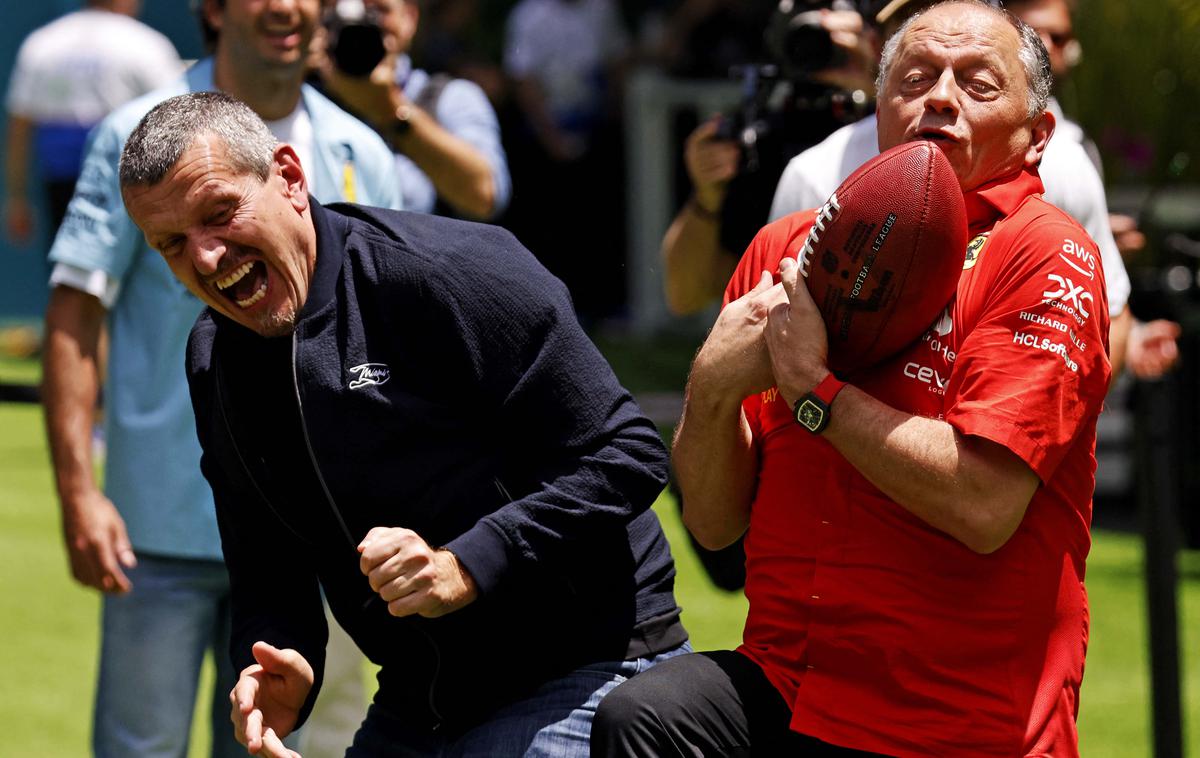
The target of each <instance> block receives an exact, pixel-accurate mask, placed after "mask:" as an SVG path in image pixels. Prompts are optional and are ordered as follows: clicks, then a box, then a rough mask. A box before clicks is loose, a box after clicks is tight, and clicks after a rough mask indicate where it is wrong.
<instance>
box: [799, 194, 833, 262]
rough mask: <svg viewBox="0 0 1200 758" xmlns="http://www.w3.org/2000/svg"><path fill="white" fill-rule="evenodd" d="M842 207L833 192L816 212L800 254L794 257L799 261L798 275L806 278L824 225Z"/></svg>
mask: <svg viewBox="0 0 1200 758" xmlns="http://www.w3.org/2000/svg"><path fill="white" fill-rule="evenodd" d="M841 209H842V206H841V205H840V204H839V203H838V199H837V193H836V192H834V193H833V194H832V195H830V196H829V199H828V200H826V201H825V204H824V205H822V206H821V209H820V210H819V211H817V217H816V219H814V220H813V225H812V229H809V230H808V237H807V238H806V239H805V240H804V247H802V248H800V252H799V253H797V255H796V257H797V258H798V259H799V260H800V273H801V274H803V275H804V277H805V278H806V279H807V278H808V265H809V262H810V259H811V257H812V254H813V250H815V249H816V246H817V244H818V243H819V242H820V241H821V232H823V231H825V224H827V223H829V222H831V221H833V219H834V217H835V216H837V214H838V211H840V210H841Z"/></svg>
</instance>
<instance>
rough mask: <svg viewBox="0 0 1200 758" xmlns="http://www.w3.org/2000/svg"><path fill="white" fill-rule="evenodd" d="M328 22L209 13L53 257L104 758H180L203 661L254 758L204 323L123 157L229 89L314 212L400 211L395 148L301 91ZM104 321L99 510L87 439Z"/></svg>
mask: <svg viewBox="0 0 1200 758" xmlns="http://www.w3.org/2000/svg"><path fill="white" fill-rule="evenodd" d="M319 11H320V0H289V1H288V2H276V3H270V4H267V5H266V6H264V5H263V4H261V3H255V2H252V1H251V0H224V1H223V2H222V0H208V1H207V2H205V3H204V4H203V11H202V12H203V14H204V21H205V22H206V23H207V24H208V26H210V27H211V28H212V29H214V30H216V31H217V32H218V37H217V39H216V44H215V48H214V52H213V56H212V57H211V58H208V59H205V60H202V61H201V62H199V63H197V64H196V65H195V66H194V67H192V69H190V70H189V71H188V72H187V73H186V74H185V75H184V77H183V78H181V79H180V80H179V81H177V82H176V83H175V84H173V85H171V86H169V87H166V88H164V89H162V90H158V91H156V92H153V93H151V94H149V95H146V96H145V97H142V98H139V99H138V100H135V101H133V102H131V103H129V104H127V105H126V106H124V107H122V108H120V109H118V110H117V111H115V112H114V113H113V114H112V115H110V116H109V117H108V118H107V119H105V120H104V121H103V122H102V123H101V124H100V125H99V126H97V128H96V129H95V131H94V132H93V133H92V135H91V136H90V138H89V144H88V147H87V150H86V157H85V159H84V166H83V171H82V174H81V176H80V179H79V183H78V186H77V189H76V192H75V196H74V198H72V200H71V204H70V206H69V208H68V211H67V217H66V219H65V221H64V223H63V226H62V228H61V230H60V231H59V233H58V236H57V237H56V238H55V241H54V244H53V247H52V248H51V251H50V260H51V263H52V265H54V269H53V272H52V275H51V283H52V285H53V291H52V293H51V298H50V305H49V307H48V310H47V313H46V344H45V382H44V386H43V395H44V399H45V407H46V417H47V430H48V434H49V439H50V447H51V453H52V456H53V459H54V466H55V475H56V483H57V487H58V494H59V499H60V502H61V505H62V515H63V527H64V532H65V538H66V543H67V553H68V557H69V559H70V563H71V570H72V573H73V574H74V576H75V578H76V579H77V580H78V581H80V582H81V583H83V584H85V585H88V586H91V587H94V588H96V589H99V590H101V591H102V592H104V593H105V594H104V611H103V612H104V618H103V628H102V648H101V655H100V673H99V683H98V687H97V694H96V710H95V722H94V728H93V747H94V750H95V752H96V754H97V755H113V756H122V758H125V757H129V756H160V755H161V756H177V755H183V754H184V753H185V752H186V748H187V741H188V733H189V729H188V725H189V724H190V721H191V716H192V711H193V706H194V701H195V694H196V687H197V681H198V673H199V668H200V663H201V661H202V660H203V657H204V653H205V650H208V649H211V650H213V651H214V653H215V655H214V659H215V661H216V662H217V665H218V682H217V686H216V691H215V693H214V700H215V702H214V707H213V709H212V713H213V719H214V721H213V746H214V747H213V754H214V755H221V756H225V755H230V756H232V755H244V750H242V748H241V747H240V746H238V745H237V743H236V742H235V741H234V739H233V735H232V730H231V727H230V724H229V722H228V720H227V718H226V716H225V714H226V713H227V708H228V693H229V691H230V689H231V687H232V684H233V681H234V679H235V677H234V672H232V671H231V670H230V663H229V656H228V635H229V628H228V625H229V618H228V606H229V597H228V593H229V589H228V579H227V576H226V573H225V567H224V564H223V562H222V555H221V549H220V539H219V535H218V533H217V526H216V518H215V512H214V506H213V503H212V495H211V492H210V490H209V487H208V485H207V483H206V482H205V480H204V478H203V476H202V475H201V473H200V468H199V460H200V447H199V444H198V442H197V440H196V434H195V426H194V420H193V416H192V410H191V402H190V399H189V397H188V389H187V382H186V379H185V377H184V348H185V344H186V341H187V335H188V332H189V330H190V329H191V326H192V323H193V322H194V321H195V319H196V317H197V316H198V315H199V314H200V312H201V310H202V309H203V307H204V306H203V304H202V303H201V302H200V301H199V300H197V299H196V298H195V297H193V296H192V295H191V294H189V293H188V292H187V290H186V289H185V288H184V287H183V286H182V285H180V284H179V283H178V281H177V280H176V279H175V278H174V277H173V276H172V275H171V272H170V270H169V269H168V268H167V266H166V264H165V263H164V262H163V260H162V258H161V256H160V255H159V254H158V253H157V252H155V251H154V250H152V249H150V248H149V247H147V245H146V243H145V241H144V239H143V238H142V235H141V233H140V232H139V231H138V229H137V228H136V227H135V226H134V224H133V222H132V221H130V219H129V217H128V216H127V215H126V213H125V209H124V206H123V204H122V202H121V195H120V190H119V187H118V182H117V175H116V174H117V163H118V159H119V157H120V151H121V148H122V147H123V145H124V142H125V139H126V137H127V136H128V134H129V133H130V132H131V131H132V130H133V128H134V126H136V125H137V122H138V121H139V120H140V119H141V117H142V115H144V114H145V113H146V112H147V111H148V110H149V109H150V108H151V107H152V106H153V105H155V104H156V103H158V102H160V101H161V100H163V99H165V98H167V97H169V96H172V95H176V94H181V93H184V92H187V91H201V90H211V89H221V90H224V91H226V92H228V93H230V94H232V95H234V96H236V97H238V98H239V99H241V100H243V101H245V102H246V103H247V104H248V105H250V106H251V108H253V109H254V110H255V111H256V112H257V113H259V115H261V116H262V117H263V118H264V119H265V120H267V121H268V122H269V125H270V127H271V128H272V130H273V131H274V132H275V133H276V136H277V137H279V138H280V139H281V140H286V141H289V142H291V143H293V144H295V143H299V145H300V149H299V152H300V155H301V160H302V161H303V165H304V166H305V168H306V171H307V173H308V174H309V175H310V176H311V177H312V193H313V195H314V196H315V197H316V198H317V199H318V200H320V201H322V202H333V201H337V200H350V201H357V202H361V203H366V204H371V205H379V206H385V207H399V206H400V196H399V187H398V184H397V180H396V176H395V172H393V171H391V170H390V169H391V166H390V164H391V160H392V156H391V153H390V151H389V150H388V149H387V146H386V145H385V144H384V143H383V142H382V141H381V140H380V139H379V137H378V136H377V135H375V134H374V133H373V132H372V131H371V130H370V129H369V128H368V127H366V126H365V125H364V124H362V123H361V122H359V121H357V120H356V119H354V118H353V117H351V116H350V115H349V114H347V113H345V112H344V111H342V110H340V109H339V108H337V107H336V106H335V105H333V104H332V103H331V102H329V101H328V100H327V99H326V98H325V97H323V96H322V95H320V94H319V93H318V92H316V91H315V90H313V89H311V88H309V87H306V86H302V84H301V83H302V81H303V76H304V59H305V56H306V54H307V50H308V44H309V41H310V39H311V37H312V33H313V29H314V27H315V24H316V20H317V18H318V14H319ZM106 321H107V330H108V334H109V339H110V346H109V351H108V360H107V375H106V376H105V377H104V399H105V430H106V439H107V456H106V460H105V475H104V492H103V493H101V491H100V489H99V487H98V485H97V483H96V481H95V479H94V477H93V473H92V454H91V438H92V426H93V421H94V418H95V406H96V400H97V396H98V392H99V388H100V383H101V374H102V371H103V368H102V366H101V363H102V361H101V360H100V358H99V356H100V354H101V352H100V348H99V344H100V335H101V333H102V326H103V325H104V324H105V322H106ZM280 559H281V560H286V556H280Z"/></svg>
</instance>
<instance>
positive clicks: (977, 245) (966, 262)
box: [963, 232, 988, 271]
mask: <svg viewBox="0 0 1200 758" xmlns="http://www.w3.org/2000/svg"><path fill="white" fill-rule="evenodd" d="M987 238H988V232H984V233H983V234H980V235H979V236H978V237H976V238H975V239H973V240H971V241H970V242H968V243H967V255H966V257H965V258H963V271H969V270H971V269H973V268H975V264H976V263H978V262H979V256H980V255H983V246H984V245H985V244H987Z"/></svg>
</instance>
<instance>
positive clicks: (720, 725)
mask: <svg viewBox="0 0 1200 758" xmlns="http://www.w3.org/2000/svg"><path fill="white" fill-rule="evenodd" d="M1049 78H1050V74H1049V67H1048V63H1047V59H1046V51H1045V48H1044V47H1043V45H1042V43H1041V41H1040V40H1039V39H1038V37H1037V34H1036V33H1035V32H1033V31H1032V30H1030V29H1029V28H1028V27H1026V26H1024V25H1023V24H1021V23H1020V22H1019V21H1017V20H1016V19H1015V18H1013V17H1012V16H1010V15H1007V14H1005V13H1004V12H1003V11H997V10H994V9H992V8H989V7H987V6H985V5H982V4H979V3H976V2H950V3H947V4H942V5H938V6H934V7H933V8H931V9H929V10H927V11H925V12H923V13H921V14H919V15H917V16H915V17H914V18H913V19H912V20H910V21H909V22H908V23H907V24H906V25H905V26H904V27H902V28H901V30H900V31H899V32H897V34H896V35H895V36H894V37H893V38H892V39H891V40H890V41H889V43H888V45H887V48H886V50H885V52H884V56H883V61H882V64H881V72H880V87H879V91H880V100H879V105H878V113H879V142H880V148H881V149H887V148H890V147H892V146H894V145H897V144H901V143H903V142H907V141H911V140H916V139H930V140H933V141H935V142H936V144H937V145H938V146H939V147H940V148H942V149H943V150H944V151H945V153H946V155H947V156H948V157H949V159H950V162H951V164H952V165H953V166H954V169H955V173H956V174H957V176H958V179H959V182H960V184H961V185H962V188H963V190H964V193H965V195H966V200H967V209H968V216H969V220H970V231H971V238H972V240H971V243H970V245H969V247H968V253H967V257H966V262H965V264H964V268H963V273H962V277H961V279H960V281H959V285H958V291H957V295H956V297H955V299H954V300H953V301H952V302H951V304H950V306H949V307H948V308H947V309H946V312H945V313H944V314H943V315H942V317H941V318H939V319H938V320H937V322H936V323H934V324H932V325H931V326H930V328H929V330H928V331H927V332H926V333H925V335H924V336H923V338H922V339H921V340H919V341H918V342H916V343H915V344H913V345H912V346H911V347H909V348H908V349H906V350H905V351H903V352H902V353H901V354H900V355H898V356H896V357H895V358H893V359H891V360H889V361H887V362H885V363H884V364H881V365H879V366H876V367H874V368H873V369H871V370H870V371H868V372H864V373H862V374H860V375H856V376H853V377H847V378H848V379H850V381H851V383H850V384H845V383H843V382H842V381H840V380H839V379H838V378H836V377H834V376H833V375H832V374H831V373H830V372H829V370H828V368H827V367H826V361H825V357H826V339H825V330H824V327H823V325H822V321H821V318H820V315H819V314H818V313H817V310H816V307H815V306H814V304H813V302H812V299H811V298H810V297H809V295H808V291H807V288H806V287H805V286H804V284H803V283H802V282H803V279H799V280H798V279H797V266H796V264H795V260H794V259H795V256H796V252H797V250H796V248H798V247H799V246H800V243H802V242H803V240H804V238H805V230H806V229H807V227H808V226H810V225H811V223H812V220H813V215H814V214H813V212H811V211H808V212H803V213H798V214H794V215H792V216H789V217H786V218H784V219H781V220H780V221H778V222H776V223H774V224H772V225H770V226H768V227H766V228H765V229H763V230H762V232H760V233H759V235H758V237H757V238H756V239H755V241H754V242H753V243H752V244H751V246H750V248H749V250H747V252H746V254H745V256H744V257H743V259H742V261H741V263H740V264H739V267H738V269H737V271H736V272H735V274H734V277H733V280H732V281H731V282H730V284H729V288H728V290H727V292H726V302H727V306H726V307H725V309H724V310H723V311H722V313H721V316H720V317H719V318H718V319H717V323H716V324H715V325H714V327H713V330H712V333H711V334H710V336H709V338H708V340H707V341H706V342H705V345H704V347H703V348H702V349H701V351H700V353H699V354H698V355H697V357H696V361H695V363H694V365H693V367H692V373H691V377H690V379H689V383H688V394H687V400H686V404H685V407H684V413H683V419H682V420H681V422H680V426H679V429H678V433H677V437H676V441H675V450H674V461H675V466H676V469H677V472H678V475H679V481H680V484H681V485H682V487H683V494H684V502H685V503H686V511H685V513H684V518H685V521H686V523H687V524H688V526H689V528H690V529H691V530H692V532H693V534H695V535H696V537H697V538H698V539H699V540H700V541H701V542H702V543H704V544H706V546H708V547H712V548H716V547H720V546H722V545H724V544H727V543H729V542H731V541H733V540H734V539H736V538H737V537H738V536H739V535H741V534H742V533H743V532H746V530H747V529H748V532H747V538H746V553H747V559H746V567H747V583H746V595H747V597H748V598H749V601H750V612H749V616H748V618H747V620H746V628H745V633H744V642H743V644H742V646H741V647H740V648H739V649H738V650H737V651H732V652H731V651H725V652H717V653H701V654H694V655H689V656H682V657H680V658H677V659H675V660H674V661H671V662H668V663H666V664H664V665H662V666H659V667H657V668H655V669H654V670H652V671H650V672H647V673H646V674H643V675H639V676H638V677H635V678H634V679H631V680H630V681H629V682H627V683H625V684H623V685H621V686H620V687H618V688H617V689H616V690H614V692H613V693H612V694H610V695H609V697H608V698H607V699H606V700H605V701H604V703H603V704H602V706H601V709H600V714H599V715H598V717H597V721H596V727H595V729H594V731H593V755H638V756H651V755H652V756H656V757H657V756H670V755H689V756H690V755H746V754H749V753H750V751H753V752H754V754H756V755H774V754H781V755H792V756H825V755H838V756H840V755H863V754H886V755H895V756H930V755H953V756H966V755H969V756H1033V755H1036V756H1076V755H1077V754H1078V739H1077V734H1076V730H1075V718H1076V715H1077V713H1078V696H1079V686H1080V682H1081V679H1082V676H1083V660H1084V651H1085V648H1086V646H1087V629H1088V616H1087V600H1086V595H1085V592H1084V588H1083V577H1084V561H1085V558H1086V556H1087V552H1088V548H1089V545H1090V535H1089V524H1090V521H1091V494H1092V490H1093V484H1094V471H1095V463H1096V462H1095V456H1094V450H1095V430H1096V417H1097V415H1098V413H1099V412H1100V408H1101V403H1102V401H1103V398H1104V394H1105V391H1106V389H1107V387H1108V379H1109V373H1110V368H1109V362H1108V357H1107V336H1106V335H1107V334H1108V315H1107V313H1108V311H1107V304H1106V294H1105V287H1104V279H1103V273H1102V270H1101V268H1100V266H1099V264H1098V256H1097V250H1096V246H1095V244H1094V243H1093V241H1092V240H1091V239H1089V238H1088V236H1087V234H1086V233H1085V232H1084V231H1083V229H1082V228H1081V227H1080V226H1079V225H1078V224H1076V223H1075V222H1074V221H1073V220H1071V219H1070V218H1069V217H1068V216H1067V215H1066V214H1064V213H1062V212H1061V211H1059V210H1058V209H1056V208H1054V207H1053V206H1051V205H1049V204H1048V203H1046V202H1045V201H1043V200H1042V199H1041V196H1040V193H1041V191H1042V184H1041V180H1040V179H1039V178H1038V175H1037V164H1038V162H1039V160H1040V158H1041V154H1042V150H1043V149H1044V147H1045V145H1046V142H1047V141H1048V140H1049V138H1050V135H1051V133H1052V131H1053V128H1054V121H1053V117H1052V116H1051V115H1049V114H1047V113H1046V112H1045V107H1046V105H1045V104H1046V96H1047V93H1048V92H1049V84H1050V82H1049ZM789 240H791V241H792V242H791V244H790V245H789V243H788V241H789ZM775 274H778V275H779V276H780V278H781V279H782V282H781V283H780V284H773V282H772V280H773V276H774V275H775ZM798 281H799V282H800V283H798ZM806 400H807V401H810V402H812V403H816V404H818V405H819V406H823V407H824V408H825V411H826V413H825V416H826V422H827V425H824V426H822V427H819V428H816V429H810V428H806V427H805V426H802V425H801V424H800V423H798V422H797V421H796V419H795V415H796V414H794V410H793V409H795V408H796V407H797V406H798V405H799V404H800V403H803V402H804V401H806Z"/></svg>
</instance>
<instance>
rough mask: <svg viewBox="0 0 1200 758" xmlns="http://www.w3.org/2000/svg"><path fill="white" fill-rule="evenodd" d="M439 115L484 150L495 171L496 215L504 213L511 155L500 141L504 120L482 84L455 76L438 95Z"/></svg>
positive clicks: (448, 127)
mask: <svg viewBox="0 0 1200 758" xmlns="http://www.w3.org/2000/svg"><path fill="white" fill-rule="evenodd" d="M436 115H437V120H438V123H439V124H441V125H442V126H443V127H445V128H446V130H447V131H449V132H450V133H451V134H453V135H454V136H456V137H458V138H459V139H461V140H463V141H464V142H466V143H467V144H469V145H470V146H471V147H473V148H475V149H476V150H478V151H479V152H481V153H483V157H484V158H485V159H486V160H487V163H488V167H489V168H490V169H491V173H492V186H493V192H494V199H493V202H492V216H498V215H500V214H501V213H503V212H504V209H505V208H507V207H508V199H509V197H510V196H511V195H512V179H511V178H510V177H509V173H508V158H507V157H506V156H505V154H504V146H503V145H502V144H501V142H500V122H499V121H498V120H497V118H496V111H495V110H493V109H492V104H491V103H490V102H488V99H487V95H485V94H484V93H483V90H482V89H481V88H480V87H479V85H478V84H475V83H474V82H470V81H467V80H465V79H455V80H454V81H452V82H449V83H448V84H447V85H446V88H445V89H444V90H443V91H442V94H441V96H440V97H439V98H438V102H437V114H436Z"/></svg>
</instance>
